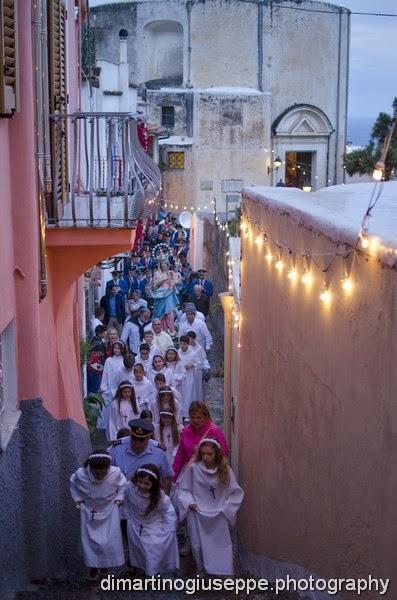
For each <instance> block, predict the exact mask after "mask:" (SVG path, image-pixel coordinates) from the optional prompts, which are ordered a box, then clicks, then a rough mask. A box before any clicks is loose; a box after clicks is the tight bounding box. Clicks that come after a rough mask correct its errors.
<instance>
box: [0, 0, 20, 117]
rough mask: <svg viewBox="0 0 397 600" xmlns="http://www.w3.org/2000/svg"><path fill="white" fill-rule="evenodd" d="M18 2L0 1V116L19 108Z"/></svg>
mask: <svg viewBox="0 0 397 600" xmlns="http://www.w3.org/2000/svg"><path fill="white" fill-rule="evenodd" d="M16 17H17V13H16V0H0V115H1V116H8V117H9V116H11V115H12V114H13V113H14V112H15V111H16V108H17V87H18V72H17V66H18V60H17V19H16Z"/></svg>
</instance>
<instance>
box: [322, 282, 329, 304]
mask: <svg viewBox="0 0 397 600" xmlns="http://www.w3.org/2000/svg"><path fill="white" fill-rule="evenodd" d="M320 300H321V301H322V302H324V303H328V302H330V300H331V292H330V291H329V289H328V287H327V286H325V287H324V289H323V291H322V292H321V294H320Z"/></svg>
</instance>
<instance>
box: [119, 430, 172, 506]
mask: <svg viewBox="0 0 397 600" xmlns="http://www.w3.org/2000/svg"><path fill="white" fill-rule="evenodd" d="M128 425H129V427H130V429H131V433H130V436H129V437H123V438H121V439H119V440H117V441H116V442H114V445H112V447H111V448H110V449H109V452H110V455H111V457H112V465H114V466H115V467H119V469H120V470H121V471H122V472H123V473H124V475H125V477H126V478H127V480H128V481H130V479H131V477H132V476H133V475H134V474H135V472H136V470H137V469H139V467H142V465H145V464H149V463H150V464H152V465H156V466H157V467H158V468H159V470H160V476H161V481H162V488H163V490H164V491H165V493H166V494H169V493H170V489H171V477H172V468H171V465H170V462H169V460H168V458H167V454H166V452H165V446H162V445H161V444H158V442H155V441H154V440H152V439H150V436H151V434H152V433H153V431H154V427H153V425H152V424H151V423H148V421H145V420H144V419H132V420H131V421H129V423H128Z"/></svg>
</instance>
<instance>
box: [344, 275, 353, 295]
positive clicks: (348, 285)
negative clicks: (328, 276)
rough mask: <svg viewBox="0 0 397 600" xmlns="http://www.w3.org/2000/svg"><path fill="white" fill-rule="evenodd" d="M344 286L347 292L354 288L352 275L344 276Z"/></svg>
mask: <svg viewBox="0 0 397 600" xmlns="http://www.w3.org/2000/svg"><path fill="white" fill-rule="evenodd" d="M342 287H343V289H344V290H346V292H350V291H351V290H352V288H353V284H352V281H351V279H350V277H343V279H342Z"/></svg>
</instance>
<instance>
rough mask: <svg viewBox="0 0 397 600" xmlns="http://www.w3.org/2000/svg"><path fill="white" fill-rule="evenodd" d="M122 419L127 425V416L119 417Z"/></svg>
mask: <svg viewBox="0 0 397 600" xmlns="http://www.w3.org/2000/svg"><path fill="white" fill-rule="evenodd" d="M121 416H122V417H123V419H124V423H127V419H128V415H121Z"/></svg>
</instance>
